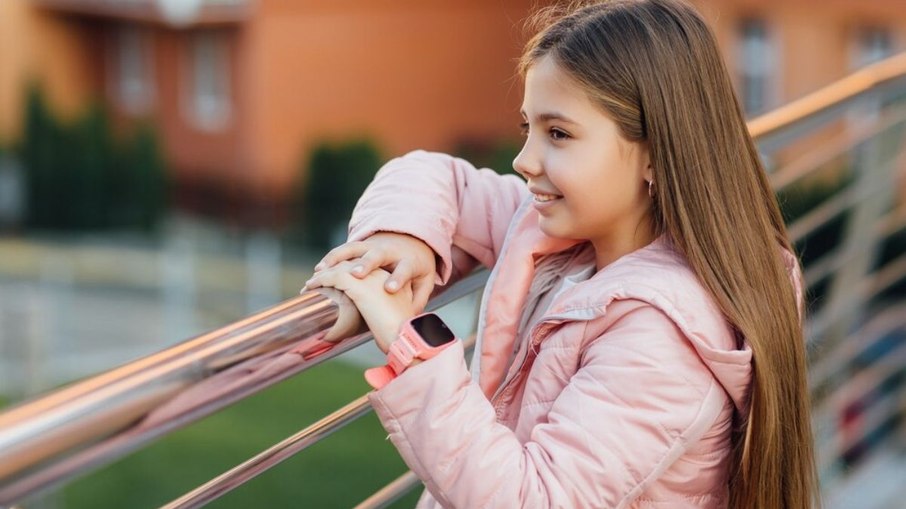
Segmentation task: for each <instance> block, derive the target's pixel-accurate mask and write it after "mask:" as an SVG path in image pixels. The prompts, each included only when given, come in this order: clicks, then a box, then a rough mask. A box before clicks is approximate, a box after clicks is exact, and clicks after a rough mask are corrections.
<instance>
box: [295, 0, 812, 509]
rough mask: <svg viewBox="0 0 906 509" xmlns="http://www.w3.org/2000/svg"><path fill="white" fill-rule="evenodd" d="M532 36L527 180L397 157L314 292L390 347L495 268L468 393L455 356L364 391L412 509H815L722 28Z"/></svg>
mask: <svg viewBox="0 0 906 509" xmlns="http://www.w3.org/2000/svg"><path fill="white" fill-rule="evenodd" d="M539 19H540V20H542V21H541V24H542V26H543V28H542V29H541V30H540V32H539V33H538V34H537V35H536V36H535V37H534V38H533V39H532V40H531V41H530V42H529V43H528V46H527V48H526V50H525V53H524V55H523V58H522V61H521V65H520V70H521V71H522V74H523V76H524V78H525V95H524V101H523V105H522V115H523V117H524V124H523V129H524V131H525V134H526V140H525V146H524V147H523V149H522V151H521V152H520V154H519V155H518V157H517V158H516V160H515V161H514V163H513V165H514V167H515V169H516V170H517V172H518V173H519V174H521V175H522V176H523V177H524V178H525V182H522V181H521V180H519V179H518V178H516V177H514V176H509V177H507V176H499V175H497V174H496V173H493V172H491V171H490V170H476V169H475V168H473V167H472V166H471V165H469V164H468V163H467V162H465V161H462V160H460V159H455V158H452V157H449V156H445V155H441V154H431V153H425V152H414V153H411V154H409V155H406V156H404V157H402V158H399V159H396V160H393V161H391V162H390V163H388V164H387V165H386V166H385V167H384V168H383V169H382V170H381V171H380V172H379V173H378V175H377V177H376V178H375V181H374V182H373V183H372V185H371V186H370V187H369V188H368V190H367V191H366V192H365V194H364V195H363V197H362V199H361V201H360V202H359V204H358V206H357V208H356V210H355V213H354V214H353V218H352V221H351V224H350V242H349V243H347V244H345V245H343V246H341V247H339V248H337V249H335V250H333V251H332V252H331V253H329V254H328V255H327V256H326V257H325V259H324V260H323V261H322V262H321V263H320V264H319V265H318V266H317V267H316V268H317V269H318V272H317V273H316V274H315V276H314V277H313V278H312V279H311V280H310V281H309V282H308V283H307V287H308V288H316V287H319V286H325V287H334V288H337V289H340V290H342V291H344V292H346V294H347V295H348V296H349V297H350V298H351V299H352V300H353V302H354V303H355V304H356V306H357V307H358V309H359V311H360V312H361V313H362V315H363V317H364V319H365V320H366V322H367V323H368V325H369V326H370V328H371V330H372V331H373V332H374V336H375V340H376V342H377V344H378V346H379V347H380V348H381V349H382V350H383V351H385V352H386V351H388V350H389V348H390V345H391V344H393V343H394V342H395V341H399V339H398V335H399V334H400V333H401V327H403V328H404V329H406V324H407V323H408V321H409V319H411V318H412V317H413V316H415V315H416V314H417V313H418V311H419V310H420V309H421V308H422V307H423V306H424V304H425V302H426V300H427V297H428V295H429V294H430V293H431V291H432V289H433V286H434V283H435V282H437V283H440V284H447V283H449V282H450V281H451V280H453V279H455V278H456V277H458V276H459V275H462V274H465V273H468V272H469V271H470V270H471V269H472V268H473V267H474V266H475V265H476V264H478V263H480V264H483V265H485V266H487V267H490V268H492V272H491V275H490V279H489V281H488V284H487V286H486V289H485V293H484V298H483V302H482V309H481V313H480V319H479V337H478V344H477V346H476V352H477V353H476V355H475V358H474V359H473V362H472V368H473V369H472V375H471V376H470V374H469V372H468V371H467V368H466V365H465V363H464V361H463V350H462V347H461V345H460V344H459V342H453V343H450V345H451V346H449V347H447V348H443V347H438V348H436V349H434V350H436V351H432V355H433V356H432V357H430V358H429V359H426V360H424V359H423V360H421V361H419V359H416V360H415V361H414V362H412V363H411V364H408V366H406V365H404V366H402V367H400V366H397V368H398V371H399V373H396V372H390V375H388V376H387V377H386V379H384V380H383V381H379V382H378V383H376V384H375V385H376V386H378V387H379V388H378V389H377V390H376V391H374V392H373V393H372V394H371V396H370V399H371V402H372V405H373V406H374V409H375V411H376V412H377V415H378V417H379V418H380V420H381V422H382V423H383V425H384V427H385V428H386V429H387V431H388V432H389V433H390V439H391V440H392V441H393V443H394V444H395V445H396V447H397V449H398V450H399V452H400V454H401V455H402V457H403V459H404V460H405V461H406V463H407V464H408V465H409V467H410V468H411V469H412V470H413V471H414V472H415V473H416V474H417V475H418V477H419V478H420V479H421V480H422V481H423V482H424V483H425V486H426V487H427V490H426V492H425V493H424V494H423V496H422V499H421V500H420V502H419V507H437V506H443V507H457V508H479V507H481V508H484V507H507V508H509V507H570V508H573V507H652V508H653V507H658V508H668V507H669V508H679V507H732V508H805V507H810V506H811V505H812V504H813V503H814V502H815V499H816V493H815V492H816V479H815V473H814V470H815V469H814V464H813V459H812V439H811V431H810V419H809V398H808V391H807V386H806V376H805V374H806V373H805V371H806V364H805V352H804V343H803V337H802V331H801V323H800V315H799V306H800V304H801V295H800V284H801V283H800V280H799V267H798V264H797V261H796V259H795V258H794V257H793V256H792V254H791V252H790V251H791V248H790V244H789V242H788V240H787V236H786V231H785V227H784V225H783V222H782V219H781V216H780V213H779V211H778V207H777V203H776V201H775V198H774V195H773V193H772V191H771V189H770V187H769V186H768V183H767V179H766V178H765V173H764V169H763V168H762V166H761V163H760V162H759V159H758V155H757V152H756V150H755V147H754V145H753V142H752V140H751V138H750V136H749V134H748V131H747V129H746V124H745V121H744V118H743V114H742V111H741V109H740V107H739V104H738V102H737V100H736V98H735V96H734V93H733V90H732V88H731V82H730V79H729V77H728V75H727V72H726V69H725V68H724V65H723V63H722V61H721V58H720V56H719V53H718V48H717V46H716V43H715V40H714V37H713V35H712V33H711V32H710V30H709V29H708V27H707V26H706V25H705V23H704V22H703V20H702V19H701V17H700V16H699V15H698V14H697V13H696V12H695V11H694V10H693V9H692V8H691V7H689V6H688V5H686V4H684V3H681V2H680V0H616V1H610V2H605V3H600V4H595V5H588V6H585V7H582V8H578V9H574V10H572V11H570V12H566V13H560V14H557V13H556V12H555V11H553V10H548V11H544V12H543V13H542V15H541V16H539ZM526 184H527V185H526ZM389 271H392V274H391V273H390V272H389ZM397 346H398V347H399V345H397ZM400 348H401V347H400ZM424 357H428V356H427V355H426V356H424Z"/></svg>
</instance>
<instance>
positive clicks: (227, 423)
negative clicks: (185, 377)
mask: <svg viewBox="0 0 906 509" xmlns="http://www.w3.org/2000/svg"><path fill="white" fill-rule="evenodd" d="M361 372H362V370H361V368H358V367H350V366H347V365H344V364H339V363H328V364H325V365H322V366H319V367H317V368H314V369H312V370H309V371H308V372H306V373H303V374H301V375H299V376H297V377H294V378H292V379H290V380H288V381H286V382H283V383H281V384H278V385H277V386H275V387H272V388H270V389H268V390H267V391H265V392H263V393H261V394H258V395H256V396H254V397H252V398H248V399H246V400H244V401H242V402H240V403H238V404H236V405H234V406H232V407H230V408H228V409H226V410H223V411H221V412H219V413H217V414H215V415H213V416H211V417H208V418H207V419H204V420H202V421H201V422H199V423H196V424H193V425H192V426H189V427H187V428H185V429H182V430H180V431H177V432H174V433H172V434H170V435H168V436H167V437H165V438H163V439H161V440H160V441H158V442H155V443H154V444H152V445H151V446H149V447H148V448H146V449H143V450H142V451H140V452H137V453H135V454H133V455H131V456H129V457H127V458H125V459H123V460H121V461H119V462H117V463H114V464H112V465H110V466H108V467H106V468H104V469H103V470H100V471H98V472H96V473H94V474H91V475H89V476H87V477H84V478H82V479H79V480H77V481H75V482H73V483H71V484H70V485H69V486H67V487H66V488H65V489H64V490H63V493H62V495H61V496H59V498H58V500H59V499H60V498H61V499H62V500H63V501H64V504H63V507H66V508H92V509H103V508H130V509H141V508H145V507H158V506H160V505H161V504H164V503H166V502H169V501H170V500H172V499H174V498H177V497H178V496H180V495H182V494H183V493H185V492H187V491H189V490H191V489H192V488H194V487H195V486H197V485H198V484H201V483H203V482H205V481H207V480H209V479H211V478H212V477H215V476H216V475H218V474H220V473H222V472H224V471H226V470H228V469H229V468H231V467H233V466H234V465H236V464H237V463H239V462H241V461H244V460H246V459H248V458H249V457H251V456H253V455H254V454H257V453H258V452H260V451H262V450H264V449H266V448H267V447H269V446H271V445H272V444H274V443H276V442H278V441H280V440H282V439H284V438H286V437H288V436H290V435H292V434H293V433H295V432H297V431H298V430H300V429H302V428H304V427H305V426H307V425H308V424H310V423H312V422H314V421H316V420H318V419H319V418H321V417H323V416H324V415H326V414H327V413H329V412H331V411H333V410H336V409H337V408H339V407H340V406H341V405H343V404H345V403H347V402H349V401H351V400H352V399H354V398H356V397H358V396H360V395H362V394H364V393H365V392H366V391H367V389H368V386H367V384H366V383H365V382H364V380H363V379H362V375H361ZM386 436H387V434H386V432H385V431H384V429H383V428H382V427H381V425H380V423H379V422H378V420H377V418H376V417H375V416H374V414H373V413H370V414H368V415H367V416H366V417H364V418H361V419H359V420H357V421H356V422H354V423H352V424H350V425H348V426H346V427H345V428H343V429H342V430H340V431H338V432H336V433H334V434H333V435H331V436H329V437H327V438H326V439H324V440H322V441H321V442H319V443H318V444H315V445H314V446H312V447H309V448H308V449H306V450H304V451H302V452H301V453H299V454H297V455H296V456H294V457H292V458H290V459H288V460H286V461H285V462H283V463H281V464H280V465H278V466H277V467H275V468H273V469H271V470H270V471H268V472H266V473H264V474H262V475H260V476H259V477H257V478H255V479H253V480H251V481H249V482H248V483H246V484H245V485H243V486H241V487H239V488H237V489H236V490H234V491H232V492H230V493H228V494H227V495H225V496H224V497H223V498H221V499H220V500H217V501H215V502H213V503H211V504H210V505H209V506H208V507H211V508H221V509H226V508H243V509H246V508H258V507H267V508H271V507H276V508H280V507H317V508H321V507H325V508H329V507H351V506H354V505H355V504H357V503H359V502H361V501H362V500H364V499H365V498H367V497H368V496H369V495H370V494H371V493H373V492H374V491H376V490H377V489H379V488H381V487H382V486H384V485H385V484H386V483H388V482H390V481H391V480H393V479H395V478H396V477H397V476H399V475H400V474H401V473H402V472H404V471H405V465H404V464H403V462H402V460H400V458H399V455H398V454H397V453H396V450H395V449H394V448H393V445H392V444H391V443H390V442H389V441H387V440H385V437H386ZM420 491H421V488H419V489H417V490H415V491H414V492H413V493H410V494H409V495H408V496H407V497H406V498H405V499H403V500H401V501H400V502H398V503H397V504H396V505H395V506H394V507H412V506H413V505H414V504H415V500H416V499H417V497H418V493H419V492H420ZM55 498H56V497H55Z"/></svg>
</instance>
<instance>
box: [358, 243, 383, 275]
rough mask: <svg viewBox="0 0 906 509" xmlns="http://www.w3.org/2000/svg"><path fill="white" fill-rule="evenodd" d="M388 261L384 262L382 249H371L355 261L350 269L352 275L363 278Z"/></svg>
mask: <svg viewBox="0 0 906 509" xmlns="http://www.w3.org/2000/svg"><path fill="white" fill-rule="evenodd" d="M387 261H389V260H386V257H385V253H384V250H383V249H380V248H374V247H373V248H371V249H369V250H368V252H367V253H365V254H364V255H362V257H361V258H359V259H358V260H356V261H355V263H354V264H353V268H352V275H354V276H356V277H358V278H363V277H365V276H367V275H368V274H371V273H372V272H373V271H375V270H377V269H379V268H381V267H383V266H384V264H385V263H386V262H387Z"/></svg>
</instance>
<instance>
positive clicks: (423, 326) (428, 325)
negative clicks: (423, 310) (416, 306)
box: [410, 313, 456, 347]
mask: <svg viewBox="0 0 906 509" xmlns="http://www.w3.org/2000/svg"><path fill="white" fill-rule="evenodd" d="M410 323H411V324H412V328H413V329H415V332H417V333H418V335H419V336H421V338H422V339H423V340H424V341H425V343H427V344H429V345H431V346H432V347H435V346H440V345H444V344H447V343H449V342H450V341H453V340H454V339H456V336H455V335H454V334H453V331H451V330H450V329H449V328H448V327H447V324H445V323H444V321H443V320H441V319H440V317H439V316H437V315H435V314H434V313H428V314H425V315H422V316H419V317H417V318H415V319H413V320H412V322H410Z"/></svg>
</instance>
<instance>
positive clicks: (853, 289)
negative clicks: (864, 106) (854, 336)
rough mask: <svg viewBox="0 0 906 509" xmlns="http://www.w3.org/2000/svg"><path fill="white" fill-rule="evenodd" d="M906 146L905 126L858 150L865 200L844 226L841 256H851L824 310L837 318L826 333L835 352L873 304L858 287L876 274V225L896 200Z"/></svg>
mask: <svg viewBox="0 0 906 509" xmlns="http://www.w3.org/2000/svg"><path fill="white" fill-rule="evenodd" d="M901 141H902V127H900V124H897V125H895V126H894V127H892V128H890V129H888V130H887V131H884V132H882V133H880V134H878V135H877V136H876V137H875V138H873V139H871V140H869V141H868V142H866V143H865V144H864V146H863V147H862V148H861V150H859V151H858V152H859V156H858V157H857V160H856V164H857V167H856V168H855V171H854V174H855V180H854V182H853V183H852V184H850V185H851V186H854V187H855V189H856V193H857V195H858V196H859V197H860V199H859V200H858V203H857V204H856V205H855V206H854V207H853V208H852V211H851V212H850V215H849V219H848V220H847V221H846V222H845V224H844V226H843V229H844V230H843V231H844V235H843V238H842V239H843V240H842V241H841V246H840V252H841V253H852V256H851V258H850V259H849V262H848V263H846V264H845V265H843V266H842V267H841V268H840V270H839V271H838V272H837V275H836V276H835V277H834V278H833V281H832V283H831V288H830V293H829V298H828V302H827V305H826V307H825V309H827V310H830V311H831V312H832V313H833V317H832V324H831V326H830V327H829V328H828V329H827V331H826V336H825V337H826V339H825V345H826V346H827V347H832V346H834V345H836V344H838V343H839V342H840V341H841V340H842V339H843V338H845V337H847V335H848V334H849V333H851V332H852V331H853V329H854V328H855V327H857V326H858V324H859V323H860V321H861V320H862V318H863V316H864V313H865V311H866V308H867V306H868V303H866V302H865V301H864V298H863V296H862V295H861V292H860V291H859V288H860V287H861V283H862V282H863V281H864V280H865V277H866V276H867V275H868V274H869V273H870V272H871V271H872V267H873V265H874V263H875V261H876V259H877V254H878V251H879V248H880V243H881V241H883V236H881V235H880V234H879V233H878V228H877V227H876V226H877V223H878V221H879V220H880V219H881V218H882V217H883V216H884V214H885V213H886V212H887V210H888V209H889V208H890V205H891V203H892V201H893V196H894V193H893V186H891V182H890V180H891V174H892V173H893V172H892V168H893V167H894V165H895V162H896V161H895V159H896V155H897V148H898V147H899V145H900V142H901Z"/></svg>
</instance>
